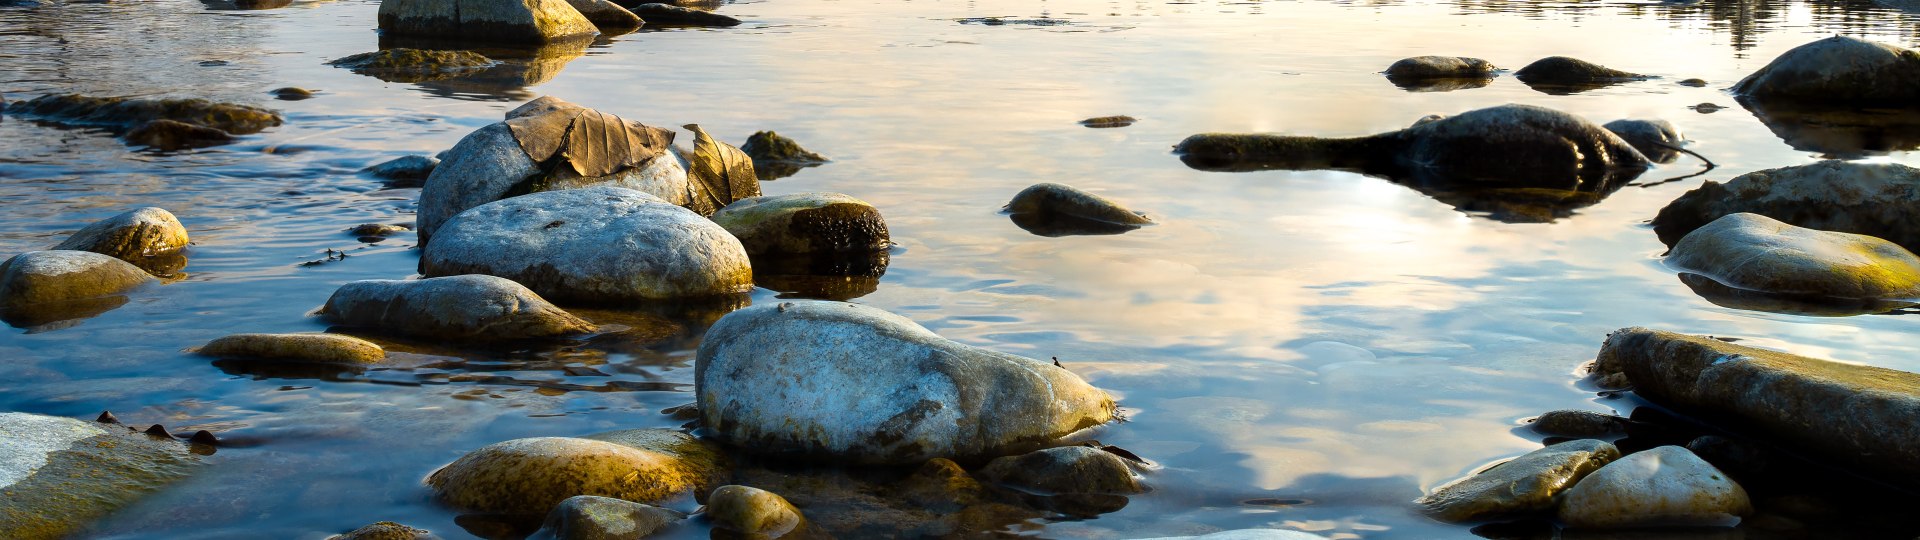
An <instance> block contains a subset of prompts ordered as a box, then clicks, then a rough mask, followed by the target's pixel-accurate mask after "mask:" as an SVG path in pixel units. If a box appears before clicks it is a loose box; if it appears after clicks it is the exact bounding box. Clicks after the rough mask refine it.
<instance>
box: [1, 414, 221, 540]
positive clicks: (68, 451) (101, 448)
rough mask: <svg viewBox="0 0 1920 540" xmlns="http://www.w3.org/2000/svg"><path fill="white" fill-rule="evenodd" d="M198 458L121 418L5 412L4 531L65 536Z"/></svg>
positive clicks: (39, 538) (16, 538)
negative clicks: (109, 420) (123, 422)
mask: <svg viewBox="0 0 1920 540" xmlns="http://www.w3.org/2000/svg"><path fill="white" fill-rule="evenodd" d="M199 462H200V460H199V458H198V457H196V456H194V455H192V454H191V453H188V452H187V445H185V444H181V443H179V442H176V441H174V440H172V439H167V438H160V437H150V436H147V435H144V434H141V433H137V432H134V431H132V430H130V429H128V428H126V427H123V426H120V425H117V424H101V423H95V422H86V421H81V420H75V419H72V418H62V417H56V416H42V415H37V414H27V413H17V412H0V531H5V536H6V537H7V538H8V539H10V540H56V539H60V538H67V537H69V536H70V535H72V534H74V533H77V532H79V531H80V530H82V528H83V527H85V526H86V525H87V524H89V523H91V522H92V521H93V520H95V519H96V518H99V517H101V516H104V515H106V514H107V513H109V512H112V511H113V510H115V509H117V508H120V507H122V506H125V505H127V504H129V503H132V502H134V501H136V500H138V499H140V498H141V497H142V496H145V495H147V494H150V493H152V492H155V491H158V490H160V489H161V488H163V487H166V485H168V484H171V483H173V482H174V481H177V480H180V479H182V478H185V477H187V476H188V475H190V474H192V472H193V470H194V468H195V467H196V466H197V465H198V464H199Z"/></svg>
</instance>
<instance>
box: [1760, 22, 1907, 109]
mask: <svg viewBox="0 0 1920 540" xmlns="http://www.w3.org/2000/svg"><path fill="white" fill-rule="evenodd" d="M1732 90H1733V93H1734V94H1736V95H1740V96H1742V97H1744V98H1751V99H1756V100H1761V101H1771V100H1783V101H1814V102H1826V103H1837V102H1864V103H1881V104H1890V105H1903V106H1911V105H1912V104H1913V102H1914V100H1920V52H1915V51H1912V50H1909V49H1905V48H1901V47H1896V46H1893V45H1888V44H1884V43H1877V42H1873V41H1867V40H1864V39H1860V38H1855V37H1847V36H1833V37H1830V38H1825V39H1821V40H1819V41H1815V42H1812V43H1808V44H1805V45H1801V46H1799V47H1794V48H1793V49H1791V50H1788V51H1787V52H1785V53H1782V54H1781V55H1780V56H1779V57H1778V58H1775V59H1774V60H1773V62H1770V63H1768V64H1767V65H1766V66H1765V67H1762V68H1760V70H1759V71H1755V72H1753V74H1752V75H1748V76H1747V77H1746V78H1744V79H1741V80H1740V82H1738V83H1734V85H1733V89H1732Z"/></svg>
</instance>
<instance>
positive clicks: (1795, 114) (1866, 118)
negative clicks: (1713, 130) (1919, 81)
mask: <svg viewBox="0 0 1920 540" xmlns="http://www.w3.org/2000/svg"><path fill="white" fill-rule="evenodd" d="M1738 101H1739V103H1740V105H1741V106H1742V107H1746V108H1747V110H1748V111H1750V112H1752V113H1753V116H1754V117H1755V118H1759V119H1760V122H1761V123H1763V124H1766V126H1767V129H1770V130H1773V134H1774V135H1776V136H1778V137H1780V140H1781V141H1785V142H1786V143H1787V145H1788V146H1792V147H1793V149H1795V150H1801V151H1806V152H1819V153H1820V154H1821V155H1822V157H1826V158H1838V159H1854V158H1862V157H1868V156H1876V155H1886V154H1889V153H1893V152H1904V151H1908V150H1914V149H1920V109H1915V108H1868V107H1861V106H1854V105H1846V104H1834V105H1817V104H1805V103H1795V102H1788V101H1776V100H1759V99H1753V98H1745V97H1743V98H1739V100H1738Z"/></svg>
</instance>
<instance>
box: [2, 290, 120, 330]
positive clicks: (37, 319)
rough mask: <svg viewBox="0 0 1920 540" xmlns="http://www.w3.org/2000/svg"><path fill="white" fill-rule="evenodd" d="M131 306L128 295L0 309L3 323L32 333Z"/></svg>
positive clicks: (65, 325)
mask: <svg viewBox="0 0 1920 540" xmlns="http://www.w3.org/2000/svg"><path fill="white" fill-rule="evenodd" d="M126 304H127V296H126V295H113V296H102V297H96V298H85V299H80V300H72V301H67V302H45V303H39V304H31V305H26V306H14V307H10V308H5V309H0V321H5V322H6V323H7V324H8V325H11V326H13V327H14V328H21V329H25V330H26V331H27V333H29V334H38V333H41V332H51V331H54V330H59V329H62V328H71V327H74V326H77V325H79V324H80V323H81V322H84V321H86V320H87V319H91V318H94V317H97V316H99V315H100V314H102V313H106V312H109V311H113V310H115V309H118V308H119V307H120V306H124V305H126Z"/></svg>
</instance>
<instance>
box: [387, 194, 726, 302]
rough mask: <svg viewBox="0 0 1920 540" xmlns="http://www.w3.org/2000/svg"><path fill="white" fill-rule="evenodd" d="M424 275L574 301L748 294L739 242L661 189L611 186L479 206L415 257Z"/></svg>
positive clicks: (442, 232) (663, 298)
mask: <svg viewBox="0 0 1920 540" xmlns="http://www.w3.org/2000/svg"><path fill="white" fill-rule="evenodd" d="M421 272H422V273H424V274H426V275H427V276H430V277H432V276H452V275H461V274H486V275H491V276H499V277H503V278H507V279H511V280H514V281H517V282H519V283H520V284H522V285H526V286H527V288H529V289H532V290H533V291H534V292H536V293H539V294H540V296H542V297H545V298H549V299H554V300H561V301H574V302H596V303H601V302H631V301H644V300H668V299H690V298H701V297H718V296H728V295H737V294H741V293H745V292H747V291H748V290H751V289H752V288H753V270H752V268H751V267H750V266H749V262H748V259H747V252H746V249H745V248H743V247H741V245H740V241H739V240H736V239H734V237H733V235H731V234H728V233H727V230H726V229H723V228H720V226H719V225H715V224H714V223H713V222H712V221H708V220H707V219H706V218H703V217H700V215H699V214H695V213H693V212H692V211H690V210H687V209H685V208H681V207H678V206H674V205H673V204H670V203H668V202H666V201H662V200H660V199H659V198H658V197H654V196H652V195H648V194H645V193H641V192H638V191H634V190H630V189H624V188H617V187H606V186H601V187H591V188H583V189H574V190H564V191H549V192H543V193H535V194H532V195H524V196H520V197H514V198H512V199H507V200H503V201H498V202H493V203H488V204H485V205H481V206H479V207H476V208H474V209H472V210H469V211H467V212H464V213H461V214H460V215H459V216H458V217H455V218H454V219H453V220H451V221H448V222H447V224H446V225H445V226H443V227H442V228H441V231H440V236H439V237H438V238H435V239H434V241H433V243H431V244H427V247H426V250H425V253H423V254H422V255H421Z"/></svg>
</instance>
